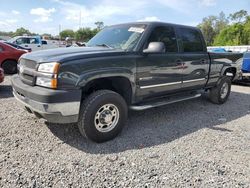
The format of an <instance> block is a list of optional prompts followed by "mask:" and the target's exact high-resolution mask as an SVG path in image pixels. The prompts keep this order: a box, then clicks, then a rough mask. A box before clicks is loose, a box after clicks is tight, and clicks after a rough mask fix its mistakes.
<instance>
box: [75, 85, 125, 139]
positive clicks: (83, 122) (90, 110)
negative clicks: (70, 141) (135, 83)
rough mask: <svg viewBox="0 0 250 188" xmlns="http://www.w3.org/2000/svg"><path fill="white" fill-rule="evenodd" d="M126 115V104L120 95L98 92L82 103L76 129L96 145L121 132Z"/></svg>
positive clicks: (105, 91)
mask: <svg viewBox="0 0 250 188" xmlns="http://www.w3.org/2000/svg"><path fill="white" fill-rule="evenodd" d="M127 114H128V108H127V104H126V102H125V100H124V99H123V98H122V96H121V95H119V94H118V93H115V92H113V91H110V90H99V91H96V92H94V93H92V94H91V95H90V96H88V97H87V98H86V99H85V100H84V101H83V102H82V104H81V109H80V114H79V120H78V128H79V131H80V133H81V134H82V135H83V136H85V137H86V138H88V139H90V140H92V141H94V142H97V143H101V142H105V141H108V140H112V139H113V138H115V137H116V136H117V135H118V134H119V133H120V132H121V131H122V128H123V126H124V124H125V122H126V119H127Z"/></svg>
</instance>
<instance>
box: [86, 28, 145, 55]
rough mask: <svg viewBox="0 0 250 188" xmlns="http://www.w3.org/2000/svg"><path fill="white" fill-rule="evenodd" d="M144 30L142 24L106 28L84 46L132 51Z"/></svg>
mask: <svg viewBox="0 0 250 188" xmlns="http://www.w3.org/2000/svg"><path fill="white" fill-rule="evenodd" d="M145 28H146V25H143V24H133V25H121V26H113V27H107V28H104V29H103V30H102V31H100V32H99V33H98V34H97V35H96V36H94V37H93V38H92V39H91V40H90V41H89V42H88V43H87V45H86V46H89V47H93V46H102V47H107V48H115V49H122V50H125V51H132V50H133V49H134V48H135V47H136V45H137V43H138V42H139V40H140V38H141V36H142V34H143V32H144V30H145Z"/></svg>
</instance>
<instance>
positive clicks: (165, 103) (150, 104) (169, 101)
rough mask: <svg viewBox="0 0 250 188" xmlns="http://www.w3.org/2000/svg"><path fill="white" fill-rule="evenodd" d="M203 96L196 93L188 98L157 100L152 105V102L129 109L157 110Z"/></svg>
mask: <svg viewBox="0 0 250 188" xmlns="http://www.w3.org/2000/svg"><path fill="white" fill-rule="evenodd" d="M200 96H201V94H200V93H196V94H193V95H188V96H186V97H183V96H182V97H174V98H173V99H171V98H170V99H168V100H166V99H165V100H164V99H161V100H159V99H158V100H157V101H154V102H153V101H152V102H151V103H150V102H147V103H144V104H139V105H134V106H130V107H129V108H130V109H131V110H136V111H140V110H146V109H150V108H155V107H159V106H164V105H167V104H172V103H177V102H181V101H186V100H189V99H194V98H198V97H200Z"/></svg>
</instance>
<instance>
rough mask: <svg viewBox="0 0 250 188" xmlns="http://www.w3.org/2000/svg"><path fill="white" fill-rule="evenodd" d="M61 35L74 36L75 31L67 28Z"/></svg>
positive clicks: (63, 37) (63, 36) (62, 36)
mask: <svg viewBox="0 0 250 188" xmlns="http://www.w3.org/2000/svg"><path fill="white" fill-rule="evenodd" d="M59 35H60V37H61V38H62V39H66V38H67V37H70V38H74V37H75V32H74V31H73V30H72V29H65V30H63V31H61V32H60V34H59Z"/></svg>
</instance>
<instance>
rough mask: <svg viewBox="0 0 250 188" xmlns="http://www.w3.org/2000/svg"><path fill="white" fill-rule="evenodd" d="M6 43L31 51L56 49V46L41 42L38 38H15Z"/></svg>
mask: <svg viewBox="0 0 250 188" xmlns="http://www.w3.org/2000/svg"><path fill="white" fill-rule="evenodd" d="M8 42H10V43H13V44H17V45H19V46H22V47H24V48H31V49H32V51H38V50H44V49H52V48H58V46H57V45H56V44H53V43H48V42H47V41H45V40H41V37H40V36H17V37H14V38H12V39H10V40H9V41H8Z"/></svg>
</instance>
